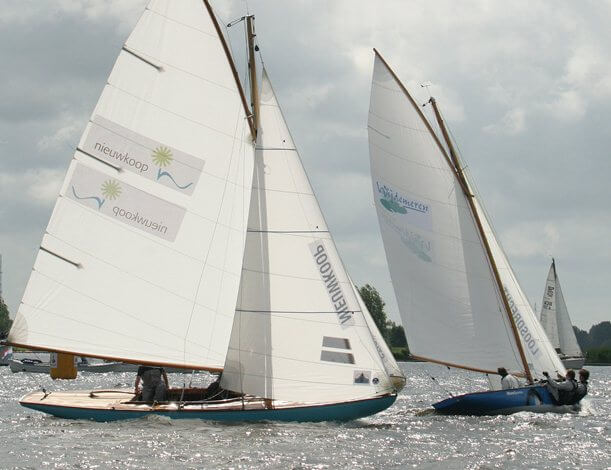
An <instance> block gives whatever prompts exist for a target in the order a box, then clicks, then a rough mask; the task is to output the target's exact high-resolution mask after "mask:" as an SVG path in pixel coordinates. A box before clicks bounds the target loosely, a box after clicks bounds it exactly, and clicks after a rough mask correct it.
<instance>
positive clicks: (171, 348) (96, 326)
mask: <svg viewBox="0 0 611 470" xmlns="http://www.w3.org/2000/svg"><path fill="white" fill-rule="evenodd" d="M36 272H38V271H36ZM39 274H40V273H39ZM58 284H60V285H61V286H63V287H66V288H68V289H69V287H68V286H66V285H65V284H62V283H58ZM76 292H78V291H76ZM79 293H80V292H79ZM85 297H88V296H85ZM90 298H91V297H90ZM92 300H94V301H96V302H98V303H100V304H102V305H105V306H107V307H109V308H112V309H113V310H116V311H117V312H120V313H124V314H126V315H127V316H129V317H132V316H131V315H129V314H127V313H126V312H124V311H122V310H118V309H115V308H113V307H110V306H108V305H106V304H104V303H103V302H99V301H97V300H96V299H93V298H92ZM22 303H23V305H25V306H27V307H30V308H32V309H34V310H38V311H43V312H45V313H48V314H49V315H53V316H56V317H60V318H63V319H65V320H68V321H71V322H74V323H78V324H80V325H84V326H87V327H93V328H95V329H96V331H97V330H102V331H105V332H107V333H113V334H115V335H118V336H123V337H125V338H128V339H130V340H137V341H139V342H143V343H148V344H151V345H153V346H157V347H162V348H165V350H173V351H176V352H182V349H177V348H174V347H171V346H168V345H165V344H160V343H155V342H154V341H149V340H145V339H142V338H141V337H140V336H131V335H128V334H125V333H122V332H118V331H116V330H111V329H108V328H103V327H100V326H99V325H93V324H91V323H88V322H86V321H83V320H79V319H77V318H72V317H70V316H68V315H63V314H61V313H57V312H52V311H51V310H48V309H45V308H42V307H36V306H35V305H30V304H28V303H27V302H22ZM132 318H134V317H132ZM135 319H136V320H139V321H140V323H144V324H146V325H148V326H150V327H153V328H155V329H157V330H161V331H163V332H165V333H168V334H169V335H171V336H178V335H175V334H173V333H172V332H171V331H168V330H164V329H163V328H160V327H159V325H153V324H151V323H146V322H142V321H141V319H139V318H135ZM29 331H31V332H33V333H36V334H38V335H41V336H48V337H51V338H59V339H70V338H68V337H64V336H58V335H52V334H49V333H46V332H42V331H36V330H32V329H30V330H29ZM178 337H179V336H178ZM192 343H193V344H194V345H195V346H198V347H202V348H204V349H206V350H207V351H209V352H212V353H214V354H219V355H222V353H219V352H218V351H214V350H213V349H211V348H210V347H207V346H205V345H203V344H199V343H195V342H192ZM87 344H90V345H96V346H100V347H103V346H104V345H103V344H97V343H92V342H91V341H88V343H87ZM113 348H114V349H122V350H124V351H130V349H123V348H118V347H117V346H116V345H115V346H113ZM150 355H153V356H154V354H150ZM160 357H163V356H160Z"/></svg>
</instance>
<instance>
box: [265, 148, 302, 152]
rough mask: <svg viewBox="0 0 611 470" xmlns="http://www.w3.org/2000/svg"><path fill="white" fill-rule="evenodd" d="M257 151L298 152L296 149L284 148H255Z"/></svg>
mask: <svg viewBox="0 0 611 470" xmlns="http://www.w3.org/2000/svg"><path fill="white" fill-rule="evenodd" d="M255 150H287V151H289V152H297V149H296V148H284V147H255Z"/></svg>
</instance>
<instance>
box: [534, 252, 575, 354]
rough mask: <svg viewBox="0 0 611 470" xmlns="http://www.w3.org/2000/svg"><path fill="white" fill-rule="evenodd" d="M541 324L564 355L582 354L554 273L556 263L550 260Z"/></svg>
mask: <svg viewBox="0 0 611 470" xmlns="http://www.w3.org/2000/svg"><path fill="white" fill-rule="evenodd" d="M541 324H542V325H543V327H544V328H545V331H546V333H547V335H548V337H549V339H550V341H551V342H552V344H553V345H554V347H555V348H556V349H557V350H558V351H559V352H560V353H561V354H564V355H566V356H582V355H583V353H582V352H581V348H580V347H579V343H578V342H577V338H576V337H575V332H574V330H573V324H572V323H571V318H570V317H569V311H568V309H567V308H566V303H565V301H564V296H563V295H562V289H561V288H560V280H559V279H558V274H557V273H556V263H555V262H554V261H552V265H551V266H550V268H549V273H548V275H547V282H546V283H545V292H544V293H543V302H542V305H541Z"/></svg>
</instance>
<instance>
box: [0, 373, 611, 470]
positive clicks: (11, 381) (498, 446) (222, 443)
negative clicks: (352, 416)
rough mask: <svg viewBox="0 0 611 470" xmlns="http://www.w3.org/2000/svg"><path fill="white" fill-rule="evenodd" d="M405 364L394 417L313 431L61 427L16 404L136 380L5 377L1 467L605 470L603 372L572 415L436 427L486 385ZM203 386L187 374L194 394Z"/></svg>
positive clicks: (451, 420)
mask: <svg viewBox="0 0 611 470" xmlns="http://www.w3.org/2000/svg"><path fill="white" fill-rule="evenodd" d="M401 366H402V368H403V370H404V371H405V373H406V375H407V378H408V382H407V387H406V389H404V390H403V391H402V392H401V394H400V396H399V397H398V399H397V402H396V403H395V405H393V406H392V407H391V408H389V409H388V410H386V411H384V412H382V413H379V414H377V415H375V416H372V417H370V418H366V419H361V420H358V421H353V422H349V423H315V424H309V423H269V422H268V423H256V424H220V423H209V422H206V421H199V420H193V421H191V420H178V421H172V420H169V419H165V418H159V417H151V418H145V419H139V420H134V421H123V422H114V423H94V422H88V421H71V420H63V419H58V418H54V417H51V416H47V415H44V414H42V413H38V412H35V411H32V410H27V409H25V408H23V407H21V406H20V405H19V404H18V403H17V400H18V399H19V397H20V396H22V395H23V394H25V393H27V392H29V391H31V390H33V389H40V388H42V387H44V388H46V389H47V390H60V389H64V390H65V389H90V388H108V387H117V386H125V387H131V386H133V380H134V374H129V373H122V374H86V373H83V374H80V375H79V378H78V379H77V380H75V381H56V382H53V381H52V380H51V379H50V378H49V377H48V376H46V375H43V374H24V373H17V374H12V373H11V372H10V370H9V369H8V367H2V368H0V429H1V430H2V434H3V442H2V445H1V446H0V468H19V469H22V468H79V469H88V468H101V469H105V468H169V467H172V468H176V469H179V468H235V469H243V468H244V469H245V468H249V469H250V468H266V469H267V468H297V469H302V468H303V469H310V468H367V469H368V468H385V469H386V468H418V469H436V468H444V469H466V468H469V469H493V468H559V469H563V470H565V469H567V468H586V469H601V468H611V456H610V455H611V423H610V416H611V401H610V398H611V367H590V371H591V373H592V375H591V381H590V395H589V398H588V399H587V403H586V404H585V406H584V409H583V410H582V411H581V412H580V413H579V414H577V415H572V414H564V415H556V414H551V413H548V414H534V413H526V412H523V413H517V414H514V415H511V416H495V417H444V416H435V415H422V413H421V412H422V411H423V410H426V409H427V408H429V407H430V404H431V403H433V402H434V401H438V400H441V399H443V398H446V397H447V396H448V393H447V392H446V390H447V391H450V392H452V393H454V394H457V393H466V392H470V391H476V390H484V389H485V388H486V381H485V380H484V379H483V378H482V377H481V376H479V375H477V374H471V373H468V372H461V371H456V370H452V371H449V370H447V369H446V368H443V367H439V366H435V365H430V364H424V363H402V364H401ZM431 375H432V376H434V377H435V378H436V379H437V380H436V381H433V380H432V379H431V378H430V377H431ZM186 380H187V382H188V381H189V380H190V376H187V378H186ZM207 380H208V376H207V374H195V376H194V385H195V384H196V383H197V384H201V383H203V382H206V381H207ZM170 381H171V382H172V385H174V386H180V385H182V383H183V376H182V375H180V374H171V375H170ZM444 389H445V390H444Z"/></svg>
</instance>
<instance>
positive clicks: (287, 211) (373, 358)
mask: <svg viewBox="0 0 611 470" xmlns="http://www.w3.org/2000/svg"><path fill="white" fill-rule="evenodd" d="M260 109H261V111H260V128H259V134H258V142H257V149H256V153H255V171H254V180H253V191H252V199H251V207H250V216H249V224H248V235H247V241H246V250H245V254H244V265H243V269H242V281H241V286H240V293H239V296H238V303H237V309H236V315H235V319H234V325H233V332H232V336H231V341H230V345H229V351H228V355H227V362H226V364H225V369H224V372H223V376H222V386H223V388H226V389H229V390H233V391H236V392H243V393H247V394H251V395H256V396H261V397H265V398H270V399H277V400H290V401H303V402H319V403H320V402H333V401H340V400H341V401H343V400H350V399H358V398H366V397H372V396H375V395H380V394H384V393H388V392H391V391H392V387H391V385H390V382H389V377H388V374H387V372H386V370H385V368H384V364H383V361H382V358H381V357H380V353H379V352H378V350H377V349H376V345H375V344H374V341H373V340H372V335H371V332H370V329H369V326H368V323H367V321H366V319H365V316H366V315H368V313H367V312H366V311H363V310H361V306H360V304H359V301H358V299H357V296H356V294H355V292H354V290H353V286H352V283H351V281H350V279H349V278H348V276H347V274H346V272H345V270H344V267H343V265H342V261H341V259H340V257H339V255H338V253H337V250H336V248H335V244H334V242H333V239H332V238H331V235H330V234H329V232H328V228H327V225H326V223H325V220H324V218H323V216H322V213H321V211H320V208H319V206H318V202H317V200H316V197H315V196H314V194H313V191H312V188H311V186H310V183H309V181H308V178H307V176H306V173H305V171H304V168H303V166H302V164H301V161H300V158H299V155H298V153H297V150H296V149H295V144H294V142H293V140H292V138H291V136H290V133H289V130H288V128H287V126H286V124H285V121H284V118H283V116H282V113H281V110H280V108H279V106H278V103H277V101H276V97H275V95H274V92H273V90H272V87H271V84H270V82H269V79H268V77H267V75H266V73H265V72H264V73H263V80H262V94H261V108H260ZM390 360H391V361H392V364H394V367H395V368H396V367H397V365H396V363H395V362H394V359H392V358H391V359H390Z"/></svg>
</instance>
